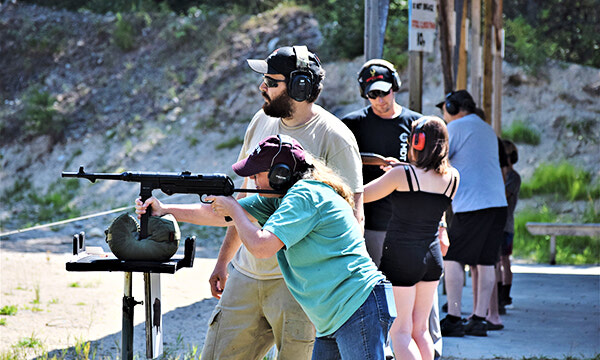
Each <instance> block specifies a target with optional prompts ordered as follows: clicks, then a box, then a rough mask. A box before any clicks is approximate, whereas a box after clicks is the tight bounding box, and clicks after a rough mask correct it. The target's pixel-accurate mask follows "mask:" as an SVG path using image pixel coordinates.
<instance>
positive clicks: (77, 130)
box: [0, 2, 600, 231]
mask: <svg viewBox="0 0 600 360" xmlns="http://www.w3.org/2000/svg"><path fill="white" fill-rule="evenodd" d="M0 39H2V41H0V54H2V55H1V56H0V99H1V100H2V101H1V102H0V130H1V132H2V134H1V138H0V164H1V172H0V195H1V196H2V201H1V203H2V204H3V205H2V208H1V212H0V221H1V223H2V224H1V229H0V231H7V230H11V229H16V228H19V227H23V226H26V225H28V224H35V223H38V222H42V223H44V222H48V221H50V220H57V218H56V217H55V215H56V214H59V215H60V216H59V218H58V219H60V218H62V217H67V216H72V215H74V214H79V213H83V214H86V213H92V212H95V211H102V210H107V209H111V208H113V207H117V206H122V205H129V204H130V203H131V201H132V199H133V198H134V197H135V196H136V195H137V192H138V189H137V187H136V186H134V185H132V184H121V183H115V182H110V181H105V182H99V183H96V184H90V183H88V182H84V181H83V180H82V181H77V180H75V183H76V185H70V184H72V183H70V182H67V181H66V180H65V179H61V177H60V172H61V171H65V170H66V171H75V170H77V168H78V167H79V165H85V167H86V169H87V170H89V171H96V172H118V171H123V170H148V171H177V172H179V171H182V170H190V171H192V172H202V173H211V172H225V173H228V174H230V175H231V171H230V170H229V169H230V168H229V165H230V164H231V163H232V162H233V161H234V160H235V158H236V157H237V153H238V149H239V144H240V143H241V139H242V137H243V134H244V130H245V127H246V125H247V123H248V121H249V119H250V118H251V116H252V115H253V114H254V112H255V111H256V110H257V109H258V108H259V107H260V106H261V104H262V98H261V97H260V95H259V93H258V90H257V87H258V85H259V83H260V81H261V79H260V76H259V75H258V74H255V73H253V72H252V71H251V70H250V69H249V68H248V67H247V65H246V61H245V60H246V59H247V58H264V57H266V56H267V55H268V54H269V53H270V52H271V51H272V50H274V49H275V48H277V47H279V46H282V45H290V44H306V45H308V47H309V48H310V49H312V50H314V51H316V52H319V47H320V46H322V43H323V39H322V35H321V33H320V31H319V27H318V23H317V21H316V20H315V18H314V17H313V16H312V14H311V13H310V12H308V11H307V10H305V9H300V8H295V7H288V8H280V9H279V10H277V11H271V12H269V13H265V14H261V15H259V16H252V17H251V16H246V17H236V16H231V15H228V14H210V13H202V12H198V13H196V14H193V15H191V16H188V17H176V16H174V15H167V14H145V15H124V16H123V18H120V17H119V16H115V15H110V14H109V15H97V14H92V13H85V12H82V13H71V12H67V11H56V10H51V9H46V8H41V7H36V6H31V5H25V4H22V3H17V4H12V3H10V2H9V3H7V4H5V5H2V6H1V7H0ZM321 60H322V61H323V64H324V67H325V69H326V71H327V77H326V82H325V89H324V92H323V95H322V96H321V98H320V99H319V101H318V103H320V104H321V105H322V106H324V107H325V108H327V109H329V110H330V111H332V112H334V113H335V114H337V115H339V116H341V115H343V114H344V113H346V112H348V111H350V110H354V109H356V108H359V107H361V106H363V105H364V102H363V100H362V99H361V98H360V97H359V95H358V89H357V85H356V72H357V70H358V69H359V67H360V65H361V63H362V61H361V59H355V60H352V61H337V62H332V61H328V59H321ZM424 70H425V71H424V73H425V76H426V78H425V81H424V84H425V86H424V94H423V96H424V101H423V103H424V109H423V113H425V114H439V112H438V111H437V109H436V108H435V107H434V104H435V103H437V102H438V101H439V100H440V99H441V98H442V97H443V90H442V76H441V71H440V62H439V59H438V57H436V56H435V55H432V56H430V57H428V58H427V57H426V60H425V64H424ZM503 71H504V74H505V76H504V79H505V81H504V97H503V125H504V126H505V127H508V126H510V124H511V123H512V122H514V121H521V122H525V123H526V124H528V125H529V126H530V127H531V128H533V129H535V130H536V131H538V132H539V134H540V135H541V143H540V145H537V146H532V145H519V149H520V152H521V160H520V162H519V164H518V165H519V166H517V168H518V170H519V171H520V172H521V174H522V175H523V176H524V177H525V178H527V177H529V176H531V174H532V173H533V170H534V169H535V167H536V166H537V165H538V164H540V163H542V162H556V161H559V160H562V159H566V160H568V161H570V162H572V163H574V164H576V165H577V166H581V167H583V168H585V169H587V170H588V171H590V172H592V174H593V177H594V179H593V181H598V178H599V177H600V165H599V164H600V161H599V158H600V155H599V152H600V151H599V150H600V140H599V139H600V121H599V120H600V90H599V88H600V85H599V84H600V71H599V70H598V69H593V68H586V67H581V66H577V65H572V64H552V65H549V66H548V67H547V68H545V69H542V71H541V75H539V76H537V77H533V76H530V75H527V74H526V73H524V72H523V71H522V70H521V69H519V68H515V67H512V66H510V65H509V64H506V63H505V64H504V66H503ZM401 78H402V80H403V81H404V82H405V83H406V84H407V83H408V81H407V80H408V74H407V73H406V72H405V73H403V74H401ZM407 90H408V89H407V85H403V86H402V89H401V92H400V94H399V95H398V100H399V102H400V103H401V104H406V103H407V102H408V93H407ZM39 98H42V100H44V99H45V100H50V104H49V105H46V106H45V107H43V106H39V101H38V102H36V99H39ZM34 105H35V106H34ZM44 124H45V125H48V124H50V125H52V127H50V128H44ZM44 129H45V130H44ZM25 179H28V181H25ZM31 194H38V196H37V198H36V197H32V196H31ZM56 203H58V205H57V204H56ZM571 205H572V204H571ZM557 206H559V205H557ZM560 206H562V207H560ZM560 206H559V208H560V209H562V210H560V211H574V214H575V215H576V214H577V212H578V211H579V210H577V208H578V207H579V208H582V206H583V205H581V204H580V205H577V206H575V207H573V206H570V205H560ZM572 208H575V210H572ZM48 209H50V210H51V212H52V213H53V214H46V215H44V216H42V214H44V211H46V212H47V210H48Z"/></svg>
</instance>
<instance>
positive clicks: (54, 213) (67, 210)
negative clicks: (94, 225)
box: [2, 178, 80, 226]
mask: <svg viewBox="0 0 600 360" xmlns="http://www.w3.org/2000/svg"><path fill="white" fill-rule="evenodd" d="M79 186H80V182H79V181H78V180H77V179H66V180H65V179H60V180H58V181H57V182H55V183H52V184H50V186H48V190H47V192H45V193H42V191H41V190H39V189H37V188H35V187H34V186H33V184H32V183H31V181H29V180H28V179H26V178H25V179H22V180H17V181H15V183H14V184H13V186H12V187H10V188H7V189H6V191H5V192H4V193H3V194H2V200H3V201H5V203H6V204H8V205H12V206H17V207H19V208H22V209H23V210H22V211H19V212H18V213H17V214H16V216H15V219H16V220H18V221H19V223H20V224H21V225H22V226H27V225H34V224H41V223H44V222H50V221H56V220H60V219H64V218H70V217H76V216H79V215H80V212H79V210H78V209H76V208H74V207H72V206H71V205H70V201H71V200H72V199H73V197H74V195H75V194H76V193H77V191H78V189H79Z"/></svg>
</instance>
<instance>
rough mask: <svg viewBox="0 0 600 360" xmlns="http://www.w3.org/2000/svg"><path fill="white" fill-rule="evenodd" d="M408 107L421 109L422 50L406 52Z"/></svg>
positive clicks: (414, 109)
mask: <svg viewBox="0 0 600 360" xmlns="http://www.w3.org/2000/svg"><path fill="white" fill-rule="evenodd" d="M408 54H409V55H408V56H409V57H408V74H409V75H408V80H409V83H408V87H409V90H408V107H409V108H410V109H411V110H413V111H416V112H419V113H420V112H422V111H423V101H422V97H423V52H422V51H409V52H408Z"/></svg>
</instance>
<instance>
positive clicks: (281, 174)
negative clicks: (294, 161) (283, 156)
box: [269, 164, 292, 190]
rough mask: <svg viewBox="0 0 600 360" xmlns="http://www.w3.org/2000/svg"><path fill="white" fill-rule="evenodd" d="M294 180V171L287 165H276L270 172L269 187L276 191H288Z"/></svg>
mask: <svg viewBox="0 0 600 360" xmlns="http://www.w3.org/2000/svg"><path fill="white" fill-rule="evenodd" d="M291 180H292V170H291V169H290V167H289V166H287V165H286V164H275V165H273V166H272V167H271V169H270V170H269V186H271V187H272V188H273V189H274V190H287V189H288V188H289V187H290V185H291V184H290V183H291Z"/></svg>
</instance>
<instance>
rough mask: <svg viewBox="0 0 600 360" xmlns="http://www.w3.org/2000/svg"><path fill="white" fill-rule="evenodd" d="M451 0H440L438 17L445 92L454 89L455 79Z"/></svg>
mask: <svg viewBox="0 0 600 360" xmlns="http://www.w3.org/2000/svg"><path fill="white" fill-rule="evenodd" d="M449 1H450V0H439V2H438V19H439V25H440V53H441V60H442V61H441V62H442V75H443V79H444V94H447V93H449V92H450V91H452V90H454V80H453V76H452V34H453V32H454V30H453V28H452V27H451V24H450V23H451V19H450V12H451V10H450V8H449V4H448V2H449Z"/></svg>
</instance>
